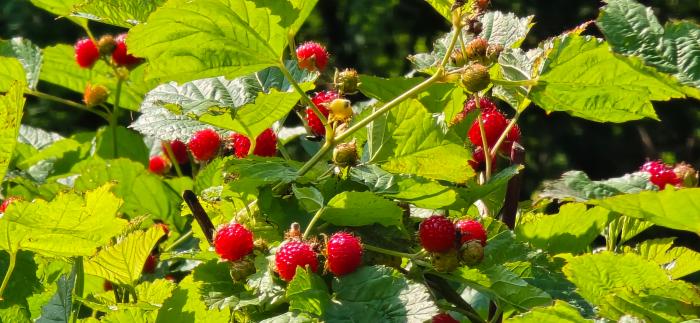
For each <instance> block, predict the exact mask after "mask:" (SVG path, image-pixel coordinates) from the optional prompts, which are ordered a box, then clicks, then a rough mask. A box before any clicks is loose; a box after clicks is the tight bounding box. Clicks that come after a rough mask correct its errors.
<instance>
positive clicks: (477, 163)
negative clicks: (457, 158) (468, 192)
mask: <svg viewBox="0 0 700 323" xmlns="http://www.w3.org/2000/svg"><path fill="white" fill-rule="evenodd" d="M469 166H471V167H472V169H474V171H475V172H480V171H483V170H484V169H486V154H484V149H483V148H481V147H476V149H474V153H473V154H472V159H470V160H469ZM495 169H496V159H495V158H493V159H491V170H492V171H493V170H495Z"/></svg>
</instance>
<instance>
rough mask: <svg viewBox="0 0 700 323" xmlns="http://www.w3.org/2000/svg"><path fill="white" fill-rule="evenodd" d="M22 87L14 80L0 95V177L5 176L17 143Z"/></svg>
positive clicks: (23, 99) (22, 102) (22, 104)
mask: <svg viewBox="0 0 700 323" xmlns="http://www.w3.org/2000/svg"><path fill="white" fill-rule="evenodd" d="M23 87H24V86H23V85H22V84H21V83H19V82H14V83H13V84H12V85H11V86H10V88H9V90H8V92H7V93H6V94H5V95H3V96H0V126H1V127H2V128H0V129H1V130H0V178H5V173H6V172H7V167H8V166H9V164H10V161H11V160H12V153H13V151H14V150H15V146H16V145H17V136H18V135H19V128H20V122H21V121H22V109H23V108H24V102H25V98H24V92H23Z"/></svg>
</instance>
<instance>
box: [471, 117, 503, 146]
mask: <svg viewBox="0 0 700 323" xmlns="http://www.w3.org/2000/svg"><path fill="white" fill-rule="evenodd" d="M481 119H482V120H483V122H484V132H485V133H486V142H487V143H488V145H489V147H493V145H494V144H496V141H498V137H500V136H501V134H502V133H503V130H505V129H506V127H507V126H508V120H506V118H505V117H504V116H503V114H501V112H499V111H498V110H493V111H484V112H482V114H481ZM469 140H470V141H471V142H472V144H474V146H478V147H481V146H483V142H482V140H481V130H480V129H479V120H474V122H473V123H472V126H471V128H469Z"/></svg>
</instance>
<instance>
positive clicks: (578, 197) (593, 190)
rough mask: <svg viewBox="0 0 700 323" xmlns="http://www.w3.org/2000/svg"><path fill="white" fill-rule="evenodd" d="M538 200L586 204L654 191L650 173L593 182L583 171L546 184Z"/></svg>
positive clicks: (566, 174)
mask: <svg viewBox="0 0 700 323" xmlns="http://www.w3.org/2000/svg"><path fill="white" fill-rule="evenodd" d="M543 186H544V187H543V189H542V191H541V192H540V193H538V194H537V196H538V198H548V199H560V200H574V201H578V202H585V201H587V200H590V199H600V198H605V197H610V196H613V195H620V194H623V193H639V192H641V191H650V190H654V189H655V186H654V184H652V183H651V182H650V181H649V173H647V172H637V173H632V174H627V175H624V176H622V177H618V178H611V179H607V180H602V181H593V180H591V179H590V178H588V175H586V173H584V172H582V171H577V170H572V171H568V172H566V173H564V174H563V175H562V176H561V179H558V180H555V181H548V182H544V184H543Z"/></svg>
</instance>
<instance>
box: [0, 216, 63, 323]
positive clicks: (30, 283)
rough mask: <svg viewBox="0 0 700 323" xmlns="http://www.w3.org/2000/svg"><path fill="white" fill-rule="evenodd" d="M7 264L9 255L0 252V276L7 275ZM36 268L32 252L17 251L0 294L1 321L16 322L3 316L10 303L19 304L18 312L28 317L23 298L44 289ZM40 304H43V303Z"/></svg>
mask: <svg viewBox="0 0 700 323" xmlns="http://www.w3.org/2000/svg"><path fill="white" fill-rule="evenodd" d="M2 221H4V219H2ZM9 265H10V255H9V254H8V253H7V252H0V277H5V275H7V269H8V267H9ZM37 269H38V266H37V263H36V261H35V260H34V253H32V252H29V251H20V252H18V253H17V258H16V261H15V268H14V270H13V271H12V275H11V276H10V280H9V281H8V283H7V286H6V287H7V288H6V289H5V291H4V292H3V294H2V298H3V301H2V306H0V319H2V320H3V322H16V321H15V320H7V321H6V320H5V318H4V317H5V315H9V313H3V312H4V310H3V309H5V308H7V307H8V306H9V305H12V304H21V307H22V311H21V312H22V313H20V314H21V316H22V317H23V318H24V317H27V318H28V316H29V313H27V312H26V311H27V310H28V308H27V306H26V303H25V300H27V299H28V298H30V297H31V296H32V294H36V293H40V292H42V291H43V290H44V289H46V288H45V287H44V286H42V281H41V279H40V278H39V277H37ZM49 297H51V295H49ZM41 305H43V303H42V304H41ZM25 313H26V314H25ZM35 314H36V313H35ZM36 316H39V315H36ZM24 321H28V320H24V319H23V320H21V321H20V322H24Z"/></svg>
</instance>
